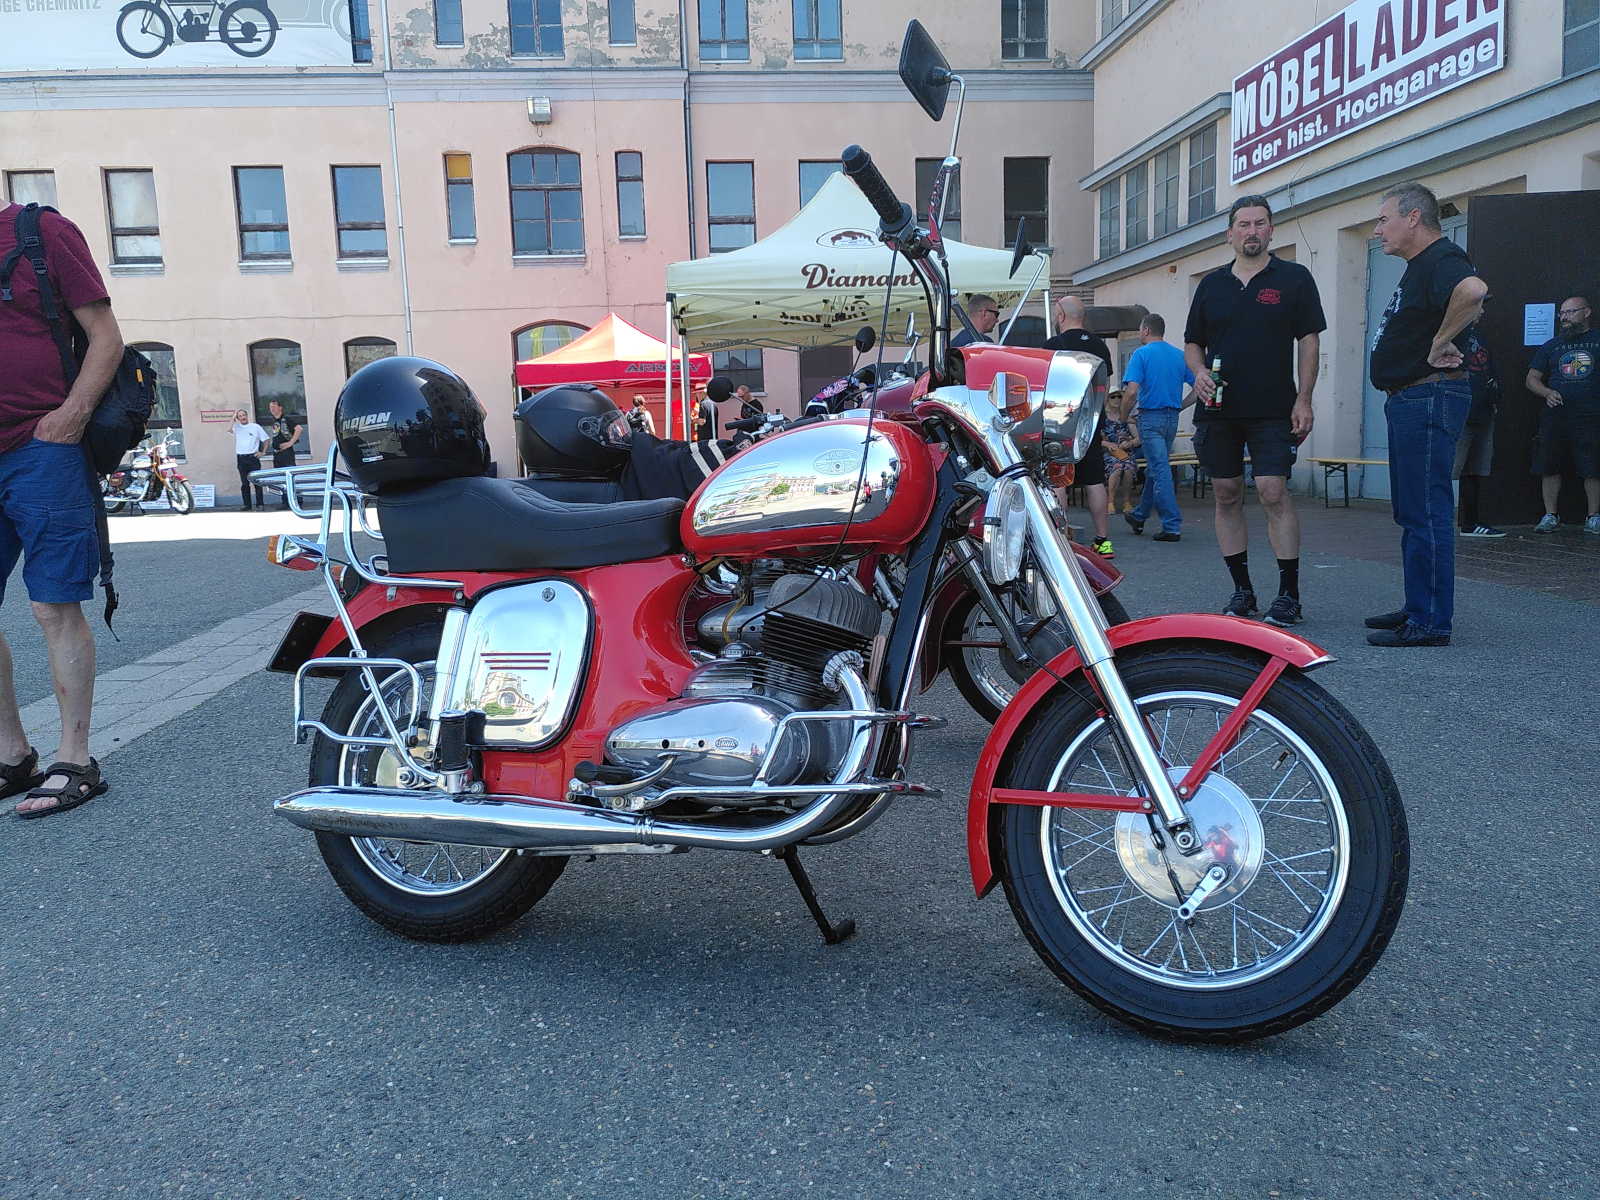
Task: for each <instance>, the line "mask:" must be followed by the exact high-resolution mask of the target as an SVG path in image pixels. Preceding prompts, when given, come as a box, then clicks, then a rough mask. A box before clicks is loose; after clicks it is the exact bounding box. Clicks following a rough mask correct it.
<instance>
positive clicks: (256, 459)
mask: <svg viewBox="0 0 1600 1200" xmlns="http://www.w3.org/2000/svg"><path fill="white" fill-rule="evenodd" d="M228 432H229V433H231V434H233V454H234V458H235V460H236V461H237V462H238V464H239V497H240V499H242V500H243V501H244V510H245V512H249V511H250V472H251V471H258V470H260V469H261V447H263V446H265V445H266V444H267V441H268V438H267V431H266V430H265V429H263V428H261V426H260V425H258V424H256V423H255V422H254V421H252V420H251V419H250V414H249V413H248V412H246V411H245V410H244V409H242V408H241V409H240V410H239V411H238V412H236V413H234V414H233V424H232V425H229V426H228ZM255 506H256V507H257V508H266V506H267V504H266V499H265V497H264V496H263V495H262V494H261V489H260V488H259V487H257V488H256V505H255Z"/></svg>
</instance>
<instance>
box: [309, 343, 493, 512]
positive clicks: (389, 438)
mask: <svg viewBox="0 0 1600 1200" xmlns="http://www.w3.org/2000/svg"><path fill="white" fill-rule="evenodd" d="M333 428H334V432H335V433H336V434H337V436H338V439H339V453H340V455H341V456H343V458H344V461H345V466H346V468H347V469H348V470H349V472H350V476H351V478H352V479H354V480H355V481H356V483H357V484H358V485H359V486H360V487H361V489H362V490H363V491H367V492H377V491H380V490H382V489H383V488H384V487H387V486H389V485H390V484H396V483H413V482H423V481H427V480H435V479H455V478H457V477H459V476H469V475H487V474H488V472H489V439H488V437H487V436H486V435H485V433H484V430H483V405H481V404H479V403H478V398H477V397H476V396H474V395H473V394H472V389H471V388H470V387H468V386H467V383H466V380H464V379H462V378H461V376H459V375H457V374H456V373H455V372H454V371H452V370H451V369H450V368H449V367H446V366H444V365H442V364H440V363H436V362H433V361H432V360H430V359H426V358H409V357H398V358H380V359H378V360H377V361H376V362H371V363H368V364H367V365H366V366H364V367H362V368H361V369H360V370H359V371H357V372H356V373H355V374H354V375H352V376H350V379H349V381H348V382H347V383H346V384H345V385H344V391H342V392H340V393H339V402H338V403H337V404H335V405H334V409H333Z"/></svg>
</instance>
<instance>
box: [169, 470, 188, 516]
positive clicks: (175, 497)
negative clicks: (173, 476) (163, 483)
mask: <svg viewBox="0 0 1600 1200" xmlns="http://www.w3.org/2000/svg"><path fill="white" fill-rule="evenodd" d="M167 503H168V504H169V505H170V506H171V508H172V511H173V512H175V513H178V514H179V515H180V516H182V515H184V514H187V513H192V512H193V511H194V489H192V488H191V487H190V486H189V485H188V484H187V483H185V482H184V481H183V480H181V479H180V480H178V481H177V482H175V483H169V484H168V485H167Z"/></svg>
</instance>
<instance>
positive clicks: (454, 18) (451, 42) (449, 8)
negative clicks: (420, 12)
mask: <svg viewBox="0 0 1600 1200" xmlns="http://www.w3.org/2000/svg"><path fill="white" fill-rule="evenodd" d="M433 40H434V44H435V45H439V46H462V45H465V44H466V39H465V38H464V37H463V36H462V31H461V0H433Z"/></svg>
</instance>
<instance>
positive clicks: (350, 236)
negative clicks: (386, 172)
mask: <svg viewBox="0 0 1600 1200" xmlns="http://www.w3.org/2000/svg"><path fill="white" fill-rule="evenodd" d="M333 216H334V223H335V224H336V225H337V226H338V231H339V257H340V258H387V257H389V232H388V230H387V229H385V228H384V222H383V169H382V168H381V167H335V168H333Z"/></svg>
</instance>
